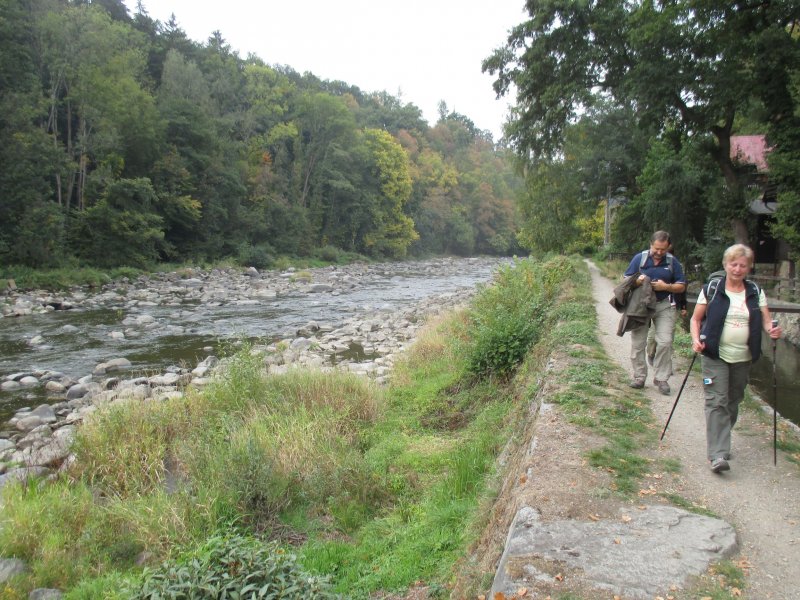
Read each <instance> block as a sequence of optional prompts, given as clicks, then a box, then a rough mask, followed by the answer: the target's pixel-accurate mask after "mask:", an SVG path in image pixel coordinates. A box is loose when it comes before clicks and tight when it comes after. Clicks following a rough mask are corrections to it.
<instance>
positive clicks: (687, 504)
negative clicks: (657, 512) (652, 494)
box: [661, 494, 719, 519]
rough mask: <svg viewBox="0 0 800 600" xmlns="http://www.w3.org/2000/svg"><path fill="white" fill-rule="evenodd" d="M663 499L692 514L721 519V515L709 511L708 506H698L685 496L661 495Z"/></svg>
mask: <svg viewBox="0 0 800 600" xmlns="http://www.w3.org/2000/svg"><path fill="white" fill-rule="evenodd" d="M661 497H662V498H665V499H666V500H668V501H669V503H670V504H672V505H673V506H677V507H678V508H682V509H683V510H686V511H688V512H692V513H695V514H698V515H703V516H706V517H713V518H715V519H718V518H719V515H717V514H716V513H714V511H712V510H709V509H708V508H707V507H706V506H702V505H700V504H696V503H695V502H691V501H690V500H687V499H686V498H684V497H683V496H681V495H679V494H661Z"/></svg>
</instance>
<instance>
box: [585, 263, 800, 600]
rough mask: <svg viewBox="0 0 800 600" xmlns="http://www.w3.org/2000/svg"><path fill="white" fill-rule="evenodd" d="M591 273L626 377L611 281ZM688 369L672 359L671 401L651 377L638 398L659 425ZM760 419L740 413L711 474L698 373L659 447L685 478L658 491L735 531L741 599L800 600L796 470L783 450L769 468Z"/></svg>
mask: <svg viewBox="0 0 800 600" xmlns="http://www.w3.org/2000/svg"><path fill="white" fill-rule="evenodd" d="M589 270H590V272H591V276H592V287H593V292H594V298H595V303H596V308H597V316H598V327H599V332H600V339H601V341H602V344H603V347H604V348H605V350H606V352H607V353H608V355H609V356H610V357H612V358H614V359H616V360H617V362H618V363H619V364H620V365H621V366H622V368H623V369H624V370H625V371H626V372H628V373H630V372H631V365H630V358H629V357H630V336H629V335H626V336H623V337H619V336H617V335H616V330H617V324H618V322H619V318H620V315H619V314H618V313H617V312H616V311H615V310H614V309H613V307H612V306H611V305H610V304H609V302H608V300H609V299H610V298H611V296H612V291H613V287H614V283H612V282H611V281H609V280H608V279H607V278H605V277H603V276H602V275H601V274H600V272H599V270H598V269H597V267H596V266H595V265H594V264H592V263H591V262H589ZM697 362H698V363H699V359H698V361H697ZM688 366H689V361H688V360H683V359H680V358H677V359H676V360H675V375H673V376H672V378H671V379H670V381H669V383H670V386H671V387H672V394H671V395H670V396H664V395H662V394H660V393H659V392H658V390H657V389H656V388H654V387H653V385H652V374H651V375H650V377H648V384H647V386H646V387H645V389H644V390H643V393H644V394H645V395H646V396H647V397H648V398H649V399H650V401H651V402H652V408H653V413H654V415H655V417H656V420H657V422H659V423H660V424H661V427H663V424H664V423H666V420H667V417H668V415H669V412H670V410H671V408H672V406H673V403H674V402H675V397H676V394H677V392H678V389H679V388H680V385H681V382H682V381H683V378H684V376H685V374H686V369H687V368H688ZM791 400H792V401H797V398H794V399H791ZM762 421H763V418H761V417H760V416H759V415H757V414H754V413H753V412H751V411H747V410H745V411H743V412H742V413H740V416H739V422H738V423H737V425H736V427H735V429H734V432H733V440H732V453H733V458H732V460H731V461H730V463H731V470H730V471H728V472H726V473H722V474H714V473H712V472H711V471H710V469H709V466H708V461H707V460H706V456H705V418H704V415H703V394H702V382H701V381H700V377H699V374H698V373H693V374H692V375H690V376H689V379H688V381H687V383H686V387H685V388H684V390H683V393H682V394H681V398H680V401H679V403H678V406H677V408H676V410H675V413H674V415H673V417H672V420H671V421H670V425H669V428H668V429H667V432H666V435H665V437H664V440H663V442H661V445H660V446H659V449H658V451H659V453H660V454H661V455H662V456H663V457H664V458H676V459H678V460H679V461H680V463H681V465H682V471H681V473H682V474H681V477H679V478H678V480H677V481H678V483H672V482H670V483H668V484H666V485H668V486H670V487H671V488H672V489H664V490H662V491H664V492H667V493H670V492H671V493H675V494H678V495H680V496H682V497H684V498H686V499H687V500H690V501H692V502H694V503H696V504H699V505H702V506H705V507H707V508H708V509H709V510H710V511H712V512H713V513H714V514H716V515H717V516H719V517H720V518H722V519H724V520H725V521H727V522H728V523H730V524H731V525H733V526H734V527H735V529H736V532H737V536H738V541H739V546H740V554H739V556H738V557H735V558H734V560H735V561H736V562H738V563H739V564H741V565H742V566H743V567H745V572H746V573H747V575H748V577H747V581H748V586H747V589H746V590H745V591H744V596H743V597H746V598H750V599H752V600H764V599H773V600H800V468H798V466H797V465H796V464H793V463H791V462H790V461H788V460H787V459H786V458H785V457H784V456H782V453H781V451H780V450H779V451H778V460H777V463H778V464H777V466H774V465H773V444H772V425H771V419H769V423H768V424H764V423H762ZM659 431H660V428H659Z"/></svg>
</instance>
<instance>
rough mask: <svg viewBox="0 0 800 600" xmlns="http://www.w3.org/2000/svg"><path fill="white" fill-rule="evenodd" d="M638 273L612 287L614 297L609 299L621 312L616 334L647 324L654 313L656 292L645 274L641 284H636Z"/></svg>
mask: <svg viewBox="0 0 800 600" xmlns="http://www.w3.org/2000/svg"><path fill="white" fill-rule="evenodd" d="M638 278H639V273H636V274H634V275H630V276H629V277H626V278H625V279H624V280H623V281H622V283H620V284H619V285H618V286H617V287H615V288H614V297H613V298H611V300H609V302H610V303H611V306H613V307H614V308H615V309H616V311H617V312H619V313H622V318H621V319H620V320H619V327H617V335H619V336H622V335H624V334H625V332H626V331H631V330H632V329H637V328H638V327H642V326H643V325H647V324H648V323H649V321H650V319H652V318H653V315H654V314H656V303H657V302H658V301H657V300H656V293H655V290H653V286H652V285H650V278H649V277H648V276H647V275H645V276H644V280H643V281H642V285H639V286H637V285H636V280H637V279H638Z"/></svg>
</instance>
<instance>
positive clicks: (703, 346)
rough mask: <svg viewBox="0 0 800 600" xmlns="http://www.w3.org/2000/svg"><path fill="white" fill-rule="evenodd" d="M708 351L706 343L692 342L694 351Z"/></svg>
mask: <svg viewBox="0 0 800 600" xmlns="http://www.w3.org/2000/svg"><path fill="white" fill-rule="evenodd" d="M705 349H706V343H705V342H701V341H700V340H692V350H694V351H695V352H702V351H703V350H705Z"/></svg>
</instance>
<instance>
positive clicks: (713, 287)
mask: <svg viewBox="0 0 800 600" xmlns="http://www.w3.org/2000/svg"><path fill="white" fill-rule="evenodd" d="M720 281H722V277H712V278H711V279H710V280H709V281H708V283H707V284H705V285H704V286H703V293H704V294H705V295H706V304H707V305H708V304H711V301H712V300H713V299H714V297H715V296H716V295H717V288H719V282H720Z"/></svg>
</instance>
